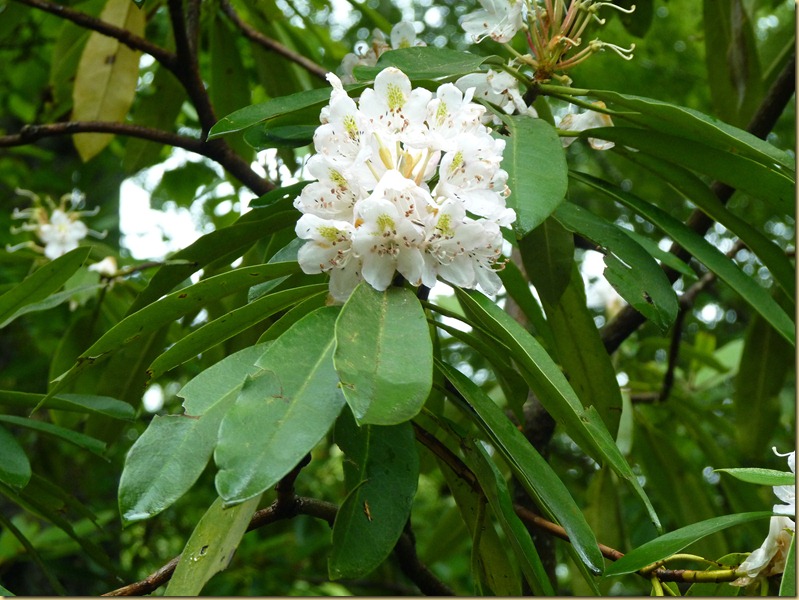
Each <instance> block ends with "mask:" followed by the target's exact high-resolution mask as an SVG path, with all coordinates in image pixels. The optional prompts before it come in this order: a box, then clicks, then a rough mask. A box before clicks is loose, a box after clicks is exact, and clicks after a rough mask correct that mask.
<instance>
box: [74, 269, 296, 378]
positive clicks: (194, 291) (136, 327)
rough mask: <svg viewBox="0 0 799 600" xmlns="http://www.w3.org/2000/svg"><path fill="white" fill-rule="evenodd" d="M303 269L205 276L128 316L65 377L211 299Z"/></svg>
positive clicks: (252, 270)
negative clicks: (206, 277)
mask: <svg viewBox="0 0 799 600" xmlns="http://www.w3.org/2000/svg"><path fill="white" fill-rule="evenodd" d="M297 271H299V266H298V265H297V263H274V264H271V265H257V266H254V267H242V268H239V269H235V270H233V271H229V272H227V273H222V274H221V275H215V276H213V277H209V278H208V279H204V280H202V281H200V282H198V283H195V284H194V285H191V286H189V287H187V288H184V289H182V290H179V291H177V292H173V293H171V294H169V295H167V296H165V297H164V298H161V299H160V300H158V301H157V302H154V303H153V304H151V305H149V306H147V307H145V308H143V309H141V310H140V311H138V312H136V313H133V314H132V315H130V316H128V317H125V318H124V319H122V320H121V321H120V322H119V323H117V324H116V325H115V326H114V327H112V328H111V329H110V330H108V331H107V332H106V333H105V334H103V336H102V337H101V338H100V339H99V340H97V341H96V342H95V343H94V344H92V345H91V347H89V349H87V350H86V351H85V352H83V353H81V355H80V356H79V357H78V359H77V364H76V366H73V367H72V369H71V370H70V371H68V372H67V373H66V374H65V375H64V377H68V376H69V375H71V374H73V373H74V372H75V371H76V370H77V369H81V368H85V366H86V365H90V364H92V363H94V362H95V361H96V360H97V359H99V358H100V357H102V356H103V355H106V354H109V353H111V352H113V351H114V350H116V349H117V348H119V347H120V346H124V345H126V344H129V343H130V342H132V341H134V340H136V339H138V338H140V337H142V336H143V335H145V334H146V333H149V332H152V331H155V330H156V329H158V328H160V327H162V326H164V325H167V324H169V323H171V322H172V321H174V320H175V319H178V318H179V317H182V316H183V315H186V314H190V313H192V312H194V311H196V310H199V309H200V308H202V307H203V306H205V305H206V304H208V303H209V302H212V301H214V300H218V299H219V298H224V297H225V296H229V295H230V294H233V293H235V292H237V291H240V290H243V289H247V288H248V287H250V286H252V285H255V284H256V283H259V282H261V281H267V280H269V279H273V278H275V277H280V276H282V275H287V274H290V273H295V272H297Z"/></svg>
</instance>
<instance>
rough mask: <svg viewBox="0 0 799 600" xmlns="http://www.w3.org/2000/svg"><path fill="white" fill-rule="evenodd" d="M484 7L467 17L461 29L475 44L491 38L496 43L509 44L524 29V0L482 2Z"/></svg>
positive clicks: (481, 0) (486, 0)
mask: <svg viewBox="0 0 799 600" xmlns="http://www.w3.org/2000/svg"><path fill="white" fill-rule="evenodd" d="M480 5H481V6H482V7H483V8H482V9H481V10H478V11H476V12H474V13H471V14H469V15H466V16H465V17H464V18H463V19H462V20H461V27H463V29H464V31H466V33H468V34H470V35H471V37H472V39H473V40H474V41H475V42H480V41H482V40H484V39H485V38H487V37H490V38H491V39H493V40H494V41H496V42H503V43H504V42H509V41H510V40H511V38H513V36H514V35H516V32H517V31H519V30H520V29H521V28H522V27H524V19H523V16H522V8H523V7H524V0H480Z"/></svg>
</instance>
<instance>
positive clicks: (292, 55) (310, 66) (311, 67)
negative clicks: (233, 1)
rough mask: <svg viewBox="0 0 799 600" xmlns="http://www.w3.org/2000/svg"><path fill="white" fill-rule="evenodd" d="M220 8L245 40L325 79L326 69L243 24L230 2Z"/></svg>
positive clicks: (222, 4)
mask: <svg viewBox="0 0 799 600" xmlns="http://www.w3.org/2000/svg"><path fill="white" fill-rule="evenodd" d="M220 6H221V8H222V11H223V12H224V13H225V15H227V17H228V18H229V19H230V20H231V21H232V22H233V24H234V25H235V26H236V27H238V28H239V29H240V30H241V32H242V33H243V34H244V36H245V37H246V38H248V39H250V40H251V41H253V42H255V43H256V44H258V45H259V46H261V47H263V48H265V49H266V50H268V51H270V52H275V53H277V54H280V55H281V56H283V57H284V58H287V59H288V60H290V61H291V62H293V63H296V64H298V65H299V66H301V67H302V68H303V69H305V70H306V71H308V72H309V73H310V74H311V75H314V76H316V77H318V78H320V79H322V80H324V79H325V77H326V76H327V73H328V70H327V69H325V68H324V67H322V66H320V65H318V64H316V63H315V62H313V61H312V60H310V59H308V58H306V57H304V56H303V55H302V54H298V53H297V52H294V51H293V50H291V49H289V48H287V47H286V46H284V45H283V44H281V43H280V42H277V41H275V40H273V39H271V38H268V37H266V36H265V35H264V34H262V33H261V32H259V31H257V30H256V29H253V28H252V27H251V26H250V25H248V24H247V23H245V22H244V21H243V20H242V19H241V17H239V15H238V14H237V13H236V11H235V10H233V7H232V6H231V5H230V2H229V1H228V0H221V1H220Z"/></svg>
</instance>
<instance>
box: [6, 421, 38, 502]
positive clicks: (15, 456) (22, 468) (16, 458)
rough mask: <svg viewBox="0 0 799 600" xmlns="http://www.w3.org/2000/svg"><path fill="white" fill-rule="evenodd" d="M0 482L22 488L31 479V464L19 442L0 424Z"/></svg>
mask: <svg viewBox="0 0 799 600" xmlns="http://www.w3.org/2000/svg"><path fill="white" fill-rule="evenodd" d="M0 456H2V457H3V460H0V482H2V483H5V484H6V485H8V486H9V487H11V488H14V489H17V490H19V489H22V488H24V487H25V486H26V485H27V484H28V481H30V478H31V464H30V462H29V461H28V457H27V456H26V455H25V451H24V450H23V449H22V446H20V445H19V442H17V440H16V439H15V438H14V436H13V435H11V434H10V433H9V431H8V430H7V429H6V428H5V427H2V426H0Z"/></svg>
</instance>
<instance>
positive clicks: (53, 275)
mask: <svg viewBox="0 0 799 600" xmlns="http://www.w3.org/2000/svg"><path fill="white" fill-rule="evenodd" d="M90 250H91V249H90V248H86V247H82V248H75V249H74V250H72V251H71V252H67V253H66V254H65V255H63V256H60V257H59V258H57V259H55V260H54V261H51V262H48V263H47V264H46V265H44V266H43V267H40V268H39V269H37V270H36V271H34V272H33V273H32V274H30V275H28V277H26V278H25V279H23V280H22V282H20V283H19V284H18V285H16V286H14V287H13V288H11V289H10V290H9V291H7V292H6V293H5V294H3V295H2V296H0V328H3V327H5V326H6V325H8V324H9V323H11V321H13V320H14V319H16V318H17V317H18V316H19V315H21V314H23V312H24V309H25V307H26V306H28V305H30V304H33V303H35V302H39V301H41V300H44V299H45V298H47V297H48V296H49V295H50V294H52V293H53V292H55V291H56V290H58V289H59V288H60V287H61V286H62V285H64V283H66V281H67V280H68V279H69V278H70V277H72V275H74V274H75V271H77V270H78V269H79V268H80V267H81V265H82V264H83V263H84V261H85V260H86V258H87V257H88V256H89V251H90Z"/></svg>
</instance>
